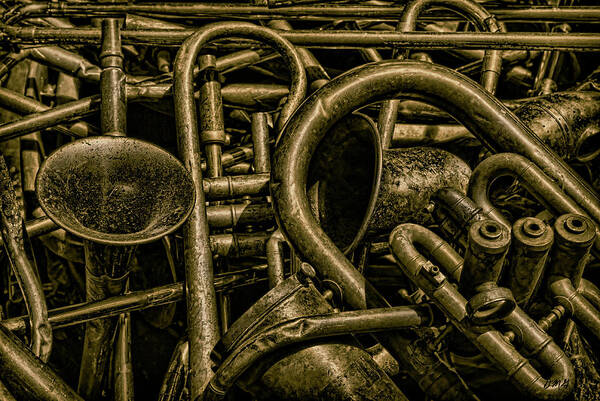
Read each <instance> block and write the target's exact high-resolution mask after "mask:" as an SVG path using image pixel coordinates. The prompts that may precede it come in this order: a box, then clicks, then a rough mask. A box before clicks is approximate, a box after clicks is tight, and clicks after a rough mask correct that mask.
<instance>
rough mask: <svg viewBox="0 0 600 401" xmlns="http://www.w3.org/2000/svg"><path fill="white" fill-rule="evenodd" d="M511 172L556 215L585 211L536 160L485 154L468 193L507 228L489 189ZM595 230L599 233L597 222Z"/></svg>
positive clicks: (510, 154) (597, 246)
mask: <svg viewBox="0 0 600 401" xmlns="http://www.w3.org/2000/svg"><path fill="white" fill-rule="evenodd" d="M505 175H511V176H514V177H516V178H518V179H519V182H520V183H521V184H523V185H524V186H525V188H527V190H528V192H529V193H530V194H531V195H533V196H534V197H535V198H536V199H537V200H538V201H539V202H540V203H542V204H543V205H544V206H546V207H547V208H548V209H549V210H551V211H552V212H553V213H554V214H555V215H557V216H558V215H561V214H564V213H576V214H581V215H584V216H588V214H587V213H586V212H585V211H584V209H583V208H581V207H580V206H579V205H578V204H577V203H576V202H575V201H574V200H573V199H572V198H571V197H570V196H568V195H567V194H565V192H564V191H563V190H562V189H561V187H560V186H559V185H558V184H557V183H556V182H554V181H553V180H551V179H550V178H549V177H548V176H547V175H546V174H545V173H544V172H543V171H542V170H541V169H540V168H539V167H538V166H536V165H535V163H533V162H531V161H529V160H528V159H526V158H525V157H523V156H521V155H518V154H515V153H499V154H496V155H493V156H490V157H488V158H487V159H485V160H484V161H482V162H481V163H479V165H478V166H477V167H476V168H475V170H473V173H472V174H471V179H470V181H469V191H468V195H469V196H470V197H471V199H473V201H474V202H475V203H476V204H477V205H478V206H479V207H481V209H482V210H481V212H482V213H483V214H484V215H485V216H487V217H489V218H491V219H494V220H496V221H497V222H499V223H500V224H502V225H504V226H506V227H508V228H510V227H511V223H510V222H509V221H508V220H507V219H506V217H505V216H504V215H503V214H502V212H500V211H499V210H498V209H496V208H495V207H494V205H492V202H491V201H490V199H489V197H488V192H489V189H490V187H491V186H492V184H493V183H494V180H495V179H497V178H498V177H501V176H505ZM596 232H600V229H599V228H598V224H596ZM595 247H596V249H600V241H599V240H597V241H596V245H595Z"/></svg>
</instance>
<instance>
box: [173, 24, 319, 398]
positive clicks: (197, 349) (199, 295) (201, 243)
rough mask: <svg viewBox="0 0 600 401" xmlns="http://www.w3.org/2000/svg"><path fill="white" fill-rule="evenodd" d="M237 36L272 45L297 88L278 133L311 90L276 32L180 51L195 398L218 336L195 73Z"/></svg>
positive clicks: (238, 30) (208, 29)
mask: <svg viewBox="0 0 600 401" xmlns="http://www.w3.org/2000/svg"><path fill="white" fill-rule="evenodd" d="M232 36H233V37H243V38H250V39H256V40H260V41H262V42H265V43H267V44H269V45H271V46H273V47H274V48H275V49H276V50H277V51H279V52H280V53H281V54H282V56H283V58H284V60H285V61H286V63H287V65H288V66H289V68H290V71H291V75H292V77H293V79H292V85H291V88H290V94H289V96H288V100H287V103H286V104H285V105H284V106H283V108H282V110H281V113H280V115H279V120H278V121H277V127H278V129H281V128H282V127H283V125H284V124H285V123H286V121H287V120H288V118H289V117H290V115H291V114H292V112H293V111H294V110H295V109H296V107H298V106H299V104H300V102H302V100H303V99H304V96H305V94H306V87H307V79H306V74H305V72H304V68H303V67H302V62H301V60H300V58H299V56H298V54H297V52H296V50H295V49H294V47H293V46H292V45H291V44H290V43H289V42H288V41H287V40H285V39H282V38H281V36H279V35H278V34H276V33H275V32H274V31H272V30H270V29H267V28H263V27H259V26H257V25H254V24H250V23H245V22H239V21H236V22H221V23H214V24H209V25H207V26H205V27H204V28H203V29H201V30H199V31H198V32H196V33H195V34H193V35H192V36H190V37H189V38H188V39H187V40H186V41H185V42H184V44H183V45H182V46H181V48H180V50H179V51H178V52H177V57H176V59H175V65H174V82H173V93H174V96H173V97H174V106H175V123H176V128H177V140H178V147H179V154H180V156H181V158H182V161H183V163H184V164H185V166H186V167H187V169H188V171H190V173H191V174H192V179H193V181H194V185H195V189H196V194H197V195H196V204H195V206H194V209H193V211H192V214H191V216H190V218H189V219H188V221H187V222H186V224H185V226H184V247H185V266H186V282H187V300H188V325H189V326H188V327H189V328H188V330H189V337H190V384H191V396H192V399H195V398H196V397H198V396H199V395H200V394H202V391H203V390H204V387H205V386H206V385H207V384H208V381H209V380H210V377H211V376H212V371H211V362H210V353H211V351H212V349H213V347H214V345H215V344H216V342H217V340H218V336H219V330H218V323H217V309H216V295H215V291H214V288H213V277H212V276H213V272H212V255H211V251H210V242H209V238H208V223H207V218H206V208H205V203H204V201H205V200H204V191H203V188H202V170H201V160H200V143H199V138H198V121H197V118H196V106H195V101H194V89H193V70H194V65H195V62H196V57H197V56H198V54H199V52H200V50H201V49H202V48H203V47H204V46H206V45H207V44H208V43H209V42H211V41H213V40H216V39H219V38H223V37H232Z"/></svg>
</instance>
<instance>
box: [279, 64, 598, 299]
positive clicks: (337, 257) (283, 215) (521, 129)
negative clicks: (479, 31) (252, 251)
mask: <svg viewBox="0 0 600 401" xmlns="http://www.w3.org/2000/svg"><path fill="white" fill-rule="evenodd" d="M398 93H400V97H402V98H412V99H417V98H418V99H420V100H423V99H427V101H428V102H430V103H431V104H433V105H435V106H437V107H440V108H442V109H444V110H445V111H447V112H449V113H450V114H452V115H453V116H454V117H455V118H456V119H457V120H458V121H460V122H461V123H462V124H464V125H465V126H466V127H467V128H468V129H469V130H470V131H472V132H473V133H474V134H475V135H477V136H478V137H479V138H480V139H481V140H482V142H483V143H485V144H486V145H487V146H488V147H489V148H491V149H493V150H495V151H514V152H518V153H520V154H521V155H523V156H525V157H528V158H530V159H531V160H532V161H534V162H535V163H536V164H537V165H538V166H539V167H540V168H542V170H544V171H545V172H546V173H547V174H549V175H550V176H551V177H552V178H555V179H557V181H558V183H559V185H561V186H562V187H563V188H564V189H565V191H566V192H567V194H568V195H570V196H571V197H573V199H574V200H575V201H577V202H578V203H579V204H580V205H581V207H583V208H585V210H586V211H588V212H589V214H590V215H593V216H594V218H595V219H596V220H600V204H599V201H598V198H597V195H595V193H594V192H593V190H591V189H589V188H588V187H587V185H585V184H584V183H583V180H582V179H581V178H580V177H579V176H578V175H577V174H576V173H575V172H574V171H573V170H572V169H571V168H570V167H569V166H568V165H566V164H565V163H564V161H562V160H561V159H560V158H559V157H558V156H557V155H556V154H555V153H553V152H552V151H551V150H550V149H549V148H548V147H546V146H545V145H544V144H543V143H542V142H541V141H540V139H539V138H537V137H536V136H535V135H534V134H533V133H532V132H531V131H530V130H529V129H528V128H527V127H525V126H524V125H523V124H522V123H521V122H520V121H519V119H518V118H517V117H516V116H515V115H514V114H513V113H512V112H510V111H509V110H508V109H507V108H506V107H505V106H504V105H503V104H502V103H500V102H499V101H498V100H497V99H496V98H494V97H493V96H491V95H490V94H489V93H488V92H486V91H485V90H484V89H483V88H482V87H481V86H479V85H478V84H476V83H475V82H473V81H471V80H470V79H468V78H466V77H464V76H463V75H461V74H458V73H456V72H454V71H452V70H450V69H448V68H446V67H442V66H439V65H432V64H429V63H422V62H416V61H382V62H378V63H371V64H366V65H363V66H360V67H357V68H355V69H353V70H350V71H348V72H347V73H345V74H343V75H341V76H339V77H337V78H336V79H334V80H332V81H331V82H330V83H328V84H327V85H325V86H323V87H322V88H321V89H320V90H319V91H318V92H316V93H315V94H313V95H312V96H311V97H309V98H308V99H307V100H306V101H305V102H304V103H303V104H302V106H301V107H300V108H299V109H298V110H297V111H296V113H295V114H294V115H293V116H292V118H291V119H290V121H289V123H288V124H287V126H286V128H285V130H284V132H283V135H282V140H281V141H280V145H279V146H278V148H277V150H276V151H275V154H274V162H273V166H274V167H273V170H272V175H271V177H272V181H271V193H272V195H273V203H274V206H275V209H276V211H277V216H278V221H279V223H280V227H281V229H282V231H283V232H284V234H285V236H286V238H287V239H288V240H289V241H290V242H291V244H292V245H293V246H294V247H295V248H296V250H298V251H299V252H300V254H301V255H302V256H303V257H304V258H305V259H306V260H307V261H308V262H309V263H310V264H311V265H312V266H314V267H315V269H317V270H318V271H319V272H320V273H321V274H322V275H323V276H325V277H326V278H328V279H331V280H334V281H336V282H337V283H339V285H340V286H341V288H342V289H343V290H344V297H345V300H346V302H348V303H349V304H351V305H352V306H353V307H355V308H365V307H366V305H367V296H366V289H365V287H366V283H365V280H364V278H363V277H362V275H360V274H359V273H358V271H357V270H356V269H355V268H354V266H353V265H352V264H351V263H350V262H349V261H348V260H347V259H346V258H345V257H344V255H343V253H342V252H341V251H340V250H339V249H337V248H336V247H335V246H334V244H333V242H332V241H331V239H330V238H328V237H327V235H326V234H325V233H324V232H323V230H322V228H321V227H320V226H319V224H318V223H317V221H316V220H315V218H314V217H313V216H312V214H311V210H310V206H309V202H308V199H307V196H306V183H307V175H308V174H307V173H308V167H309V162H310V159H311V156H312V155H313V153H314V152H315V149H316V147H317V146H318V144H319V143H320V141H321V140H322V139H323V137H324V136H325V134H326V133H327V131H328V129H329V128H330V127H331V126H332V125H333V124H334V123H335V122H337V121H339V120H340V119H341V118H343V117H344V116H345V115H347V114H349V113H350V112H352V111H353V110H355V109H356V108H358V107H360V106H362V105H365V104H369V103H372V102H375V101H379V100H383V99H386V98H390V97H392V96H395V95H396V94H398ZM475 110H476V112H475Z"/></svg>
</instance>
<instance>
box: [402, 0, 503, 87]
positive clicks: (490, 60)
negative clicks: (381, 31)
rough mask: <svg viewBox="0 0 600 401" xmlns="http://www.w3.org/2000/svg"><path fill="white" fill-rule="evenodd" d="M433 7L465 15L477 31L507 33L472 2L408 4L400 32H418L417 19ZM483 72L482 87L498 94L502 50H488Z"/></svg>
mask: <svg viewBox="0 0 600 401" xmlns="http://www.w3.org/2000/svg"><path fill="white" fill-rule="evenodd" d="M431 6H440V7H444V8H448V9H450V10H452V11H456V12H457V13H458V14H460V15H464V17H465V18H467V19H468V20H469V21H470V22H472V23H473V24H474V25H475V26H476V27H477V29H479V30H481V31H486V32H505V30H504V29H503V28H502V26H501V25H500V24H498V22H497V21H496V18H495V17H494V16H493V15H492V14H490V13H489V12H488V11H487V10H486V9H485V8H484V7H482V6H481V5H480V4H479V3H476V2H474V1H471V0H443V1H442V0H413V1H411V2H409V3H407V4H406V6H405V8H404V12H403V13H402V17H401V18H400V22H399V23H398V30H399V31H400V32H412V31H415V30H416V27H417V18H418V17H419V15H420V14H421V13H422V12H423V11H425V9H427V8H429V7H431ZM482 68H483V71H482V76H481V85H482V86H483V87H484V88H485V89H486V90H488V91H489V92H490V93H492V94H493V93H495V92H496V86H497V84H498V78H499V77H500V70H501V69H502V52H501V51H500V50H486V52H485V56H484V58H483V67H482Z"/></svg>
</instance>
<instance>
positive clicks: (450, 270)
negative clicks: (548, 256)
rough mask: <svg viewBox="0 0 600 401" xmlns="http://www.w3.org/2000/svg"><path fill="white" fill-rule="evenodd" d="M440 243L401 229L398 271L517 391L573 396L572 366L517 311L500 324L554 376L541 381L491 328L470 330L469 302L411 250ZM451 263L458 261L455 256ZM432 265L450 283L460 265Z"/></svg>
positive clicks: (412, 228) (396, 244)
mask: <svg viewBox="0 0 600 401" xmlns="http://www.w3.org/2000/svg"><path fill="white" fill-rule="evenodd" d="M443 243H445V242H444V241H443V240H442V239H441V238H439V237H438V236H437V235H435V234H434V233H432V232H431V231H429V230H428V229H426V228H424V227H422V226H418V225H415V224H402V225H400V226H398V227H397V228H396V229H395V230H394V231H393V232H392V234H391V235H390V248H391V250H392V253H393V254H394V257H395V258H396V261H397V263H398V265H399V266H400V268H401V269H402V271H403V272H404V273H405V274H406V275H407V277H409V278H410V279H411V281H413V282H414V283H415V284H416V285H417V286H418V287H419V288H421V289H422V290H423V291H425V293H426V294H427V295H428V296H429V297H430V298H431V299H432V300H433V302H435V303H436V305H437V306H438V307H439V308H440V309H442V310H443V311H444V312H445V314H446V316H448V317H449V318H450V320H451V321H452V323H453V325H454V326H455V327H456V328H457V329H459V330H460V331H461V332H462V333H463V334H464V335H465V336H466V337H467V338H468V339H469V340H470V341H471V342H472V343H473V344H474V345H475V346H477V348H479V350H480V351H481V352H482V353H483V354H484V355H485V356H486V357H487V358H488V359H489V360H490V361H491V362H492V363H494V364H495V365H496V366H498V367H500V368H501V369H502V370H503V371H504V372H505V373H506V375H507V376H508V378H509V379H510V380H511V381H512V382H513V383H514V385H515V386H516V387H517V388H519V390H521V391H522V392H523V393H524V394H527V395H528V396H530V397H532V398H535V399H543V400H561V399H563V398H564V397H566V396H567V395H568V394H569V393H571V391H572V390H573V387H574V385H575V376H574V371H573V366H572V365H571V362H570V361H569V359H568V358H567V356H566V355H565V354H564V353H563V351H562V350H561V349H560V348H559V347H558V345H556V344H555V343H554V341H553V340H552V337H550V336H549V335H547V334H546V333H545V332H544V331H543V330H542V329H541V328H540V327H539V326H538V325H537V323H535V321H533V320H532V319H531V318H529V316H527V314H526V313H525V312H523V311H522V310H521V309H520V308H519V307H516V308H515V309H514V310H513V312H512V313H510V315H508V317H506V318H505V319H504V322H505V323H507V324H508V325H510V326H513V327H516V328H518V332H519V334H520V340H521V341H522V342H523V345H524V348H525V350H527V351H528V352H530V353H531V354H532V355H533V356H535V357H536V359H537V360H538V361H539V362H540V363H541V364H542V365H543V366H544V367H546V368H548V370H549V371H550V372H552V373H551V375H550V377H547V378H546V377H543V376H542V375H541V373H539V372H538V371H537V370H536V369H535V368H534V367H533V366H532V365H531V363H530V362H529V361H528V360H527V359H526V358H524V357H523V356H522V355H521V354H520V353H519V352H518V351H517V350H516V349H515V348H514V347H513V346H512V344H510V343H508V342H507V341H506V340H505V338H504V336H503V335H502V333H500V332H499V331H497V330H495V329H494V328H493V327H492V326H487V327H489V330H486V331H485V332H483V333H481V331H480V330H479V331H478V330H473V324H472V323H471V322H470V320H469V318H468V317H467V300H466V299H465V298H464V297H463V296H462V295H461V294H460V292H458V290H457V289H456V287H455V286H454V285H452V284H451V283H450V282H449V281H448V279H447V278H446V275H444V273H442V272H441V271H440V269H439V268H438V267H437V266H436V265H434V264H433V263H432V262H431V261H430V260H428V259H426V258H425V257H424V256H423V255H421V254H420V253H419V251H417V249H416V248H415V245H420V246H422V247H424V248H426V249H429V248H430V247H431V246H432V245H434V246H435V247H440V246H443V245H439V244H443ZM446 245H447V244H446ZM433 249H434V250H435V249H436V248H433ZM447 252H449V253H450V254H452V253H453V252H452V251H447ZM454 253H455V252H454ZM459 258H460V257H459ZM453 259H456V256H455V257H454V258H453ZM434 260H435V261H436V262H437V263H439V265H440V266H441V267H442V268H443V269H444V270H445V271H446V273H447V274H449V275H450V276H451V277H452V278H453V279H454V280H457V279H458V278H459V270H458V269H456V268H455V262H458V260H452V263H448V261H447V259H445V258H439V259H438V258H436V257H435V256H434Z"/></svg>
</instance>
